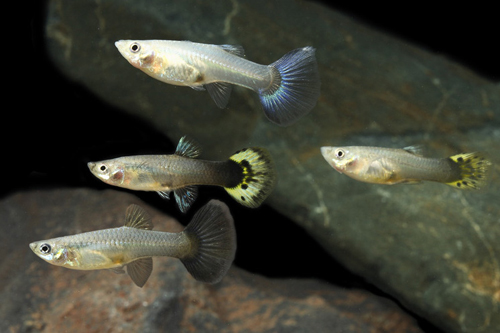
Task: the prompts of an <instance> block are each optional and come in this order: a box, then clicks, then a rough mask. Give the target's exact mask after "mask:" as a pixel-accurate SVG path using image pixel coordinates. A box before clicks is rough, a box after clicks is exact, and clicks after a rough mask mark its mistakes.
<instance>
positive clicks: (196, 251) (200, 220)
mask: <svg viewBox="0 0 500 333" xmlns="http://www.w3.org/2000/svg"><path fill="white" fill-rule="evenodd" d="M184 232H185V233H186V234H187V235H188V237H189V239H190V240H191V242H192V243H191V244H192V254H191V255H190V256H189V257H186V258H181V261H182V263H183V264H184V266H186V269H187V270H188V271H189V273H191V275H192V276H193V277H194V278H195V279H196V280H198V281H202V282H207V283H217V282H219V281H220V280H222V278H223V277H224V276H225V275H226V273H227V271H228V270H229V267H230V266H231V264H232V262H233V260H234V255H235V253H236V231H235V229H234V223H233V217H232V216H231V213H230V212H229V208H228V207H227V206H226V204H224V203H223V202H221V201H218V200H211V201H210V202H209V203H208V204H206V205H205V206H203V207H201V208H200V209H199V210H198V211H197V212H196V214H195V215H194V217H193V219H192V220H191V222H190V223H189V224H188V226H187V227H186V229H184Z"/></svg>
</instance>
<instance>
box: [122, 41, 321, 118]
mask: <svg viewBox="0 0 500 333" xmlns="http://www.w3.org/2000/svg"><path fill="white" fill-rule="evenodd" d="M115 46H116V47H117V48H118V51H120V53H121V54H122V56H123V57H124V58H125V59H127V60H128V62H129V63H130V64H131V65H132V66H134V67H136V68H138V69H140V70H141V71H143V72H144V73H146V74H148V75H149V76H151V77H153V78H155V79H157V80H160V81H162V82H165V83H169V84H173V85H177V86H188V87H191V88H193V89H195V90H205V89H206V90H207V91H208V93H209V94H210V96H211V97H212V99H213V100H214V101H215V104H217V106H218V107H220V108H225V107H226V105H227V103H228V100H229V96H230V94H231V88H232V85H238V86H242V87H245V88H248V89H251V90H253V91H255V92H257V93H258V94H259V98H260V101H261V104H262V107H263V109H264V113H265V115H266V117H267V118H268V119H269V120H271V121H272V122H274V123H275V124H278V125H280V126H288V125H290V124H292V123H294V122H295V121H297V120H298V119H299V118H300V117H302V116H304V115H306V114H307V113H309V111H311V110H312V108H314V106H315V105H316V102H317V100H318V97H319V94H320V85H321V83H320V79H319V74H318V65H317V62H316V57H315V55H314V53H315V49H314V48H313V47H310V46H306V47H303V48H299V49H296V50H293V51H290V52H289V53H287V54H285V55H284V56H283V57H282V58H281V59H279V60H278V61H276V62H274V63H272V64H270V65H268V66H266V65H259V64H257V63H254V62H251V61H249V60H246V59H245V58H242V57H243V56H244V51H243V48H242V47H241V46H233V45H212V44H201V43H193V42H190V41H170V40H136V41H134V40H120V41H117V42H116V43H115Z"/></svg>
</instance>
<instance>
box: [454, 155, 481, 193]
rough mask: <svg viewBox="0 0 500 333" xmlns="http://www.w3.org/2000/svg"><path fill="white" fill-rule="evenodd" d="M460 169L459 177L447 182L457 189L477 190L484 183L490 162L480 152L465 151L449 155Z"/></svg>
mask: <svg viewBox="0 0 500 333" xmlns="http://www.w3.org/2000/svg"><path fill="white" fill-rule="evenodd" d="M450 159H451V160H452V161H453V162H455V163H456V164H457V166H458V168H459V169H460V179H457V180H456V181H453V182H450V183H447V184H448V185H451V186H453V187H456V188H459V189H473V190H478V189H480V188H481V187H482V186H484V185H485V184H486V179H487V176H488V169H489V167H490V165H491V162H490V161H489V160H488V159H487V158H486V156H484V154H482V153H478V152H476V153H467V154H458V155H454V156H451V157H450Z"/></svg>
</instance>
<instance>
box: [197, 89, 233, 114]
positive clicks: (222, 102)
mask: <svg viewBox="0 0 500 333" xmlns="http://www.w3.org/2000/svg"><path fill="white" fill-rule="evenodd" d="M204 87H205V89H207V91H208V94H209V95H210V97H212V99H213V100H214V102H215V104H217V106H218V107H219V108H221V109H224V108H225V107H226V105H227V103H228V102H229V97H230V96H231V89H232V86H231V84H229V83H226V82H214V83H209V84H205V85H204Z"/></svg>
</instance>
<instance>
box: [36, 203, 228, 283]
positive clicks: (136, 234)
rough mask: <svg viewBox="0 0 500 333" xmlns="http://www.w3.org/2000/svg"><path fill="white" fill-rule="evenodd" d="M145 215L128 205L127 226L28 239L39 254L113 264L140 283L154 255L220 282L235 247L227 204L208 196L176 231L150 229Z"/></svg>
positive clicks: (77, 264) (63, 261)
mask: <svg viewBox="0 0 500 333" xmlns="http://www.w3.org/2000/svg"><path fill="white" fill-rule="evenodd" d="M152 229H153V224H152V222H151V218H150V217H149V215H148V214H147V213H146V212H145V211H144V210H143V209H142V208H141V207H139V206H137V205H130V206H129V207H128V208H127V212H126V218H125V226H123V227H120V228H113V229H104V230H97V231H91V232H85V233H81V234H77V235H72V236H65V237H59V238H53V239H48V240H42V241H38V242H34V243H31V244H30V248H31V250H32V251H33V252H34V253H35V254H36V255H37V256H39V257H40V258H42V259H43V260H45V261H47V262H48V263H50V264H52V265H56V266H62V267H66V268H71V269H77V270H97V269H111V270H113V271H114V272H116V273H125V271H124V268H125V267H126V268H127V273H128V275H129V276H130V277H131V278H132V280H133V281H134V283H135V284H136V285H137V286H139V287H142V286H144V284H145V283H146V281H147V280H148V279H149V276H150V275H151V272H152V270H153V259H152V257H155V256H168V257H175V258H179V259H180V260H181V262H182V263H183V264H184V266H185V267H186V269H187V270H188V272H189V273H191V275H192V276H193V277H194V278H195V279H196V280H199V281H202V282H207V283H217V282H219V281H220V280H221V279H222V278H223V277H224V276H225V275H226V273H227V271H228V269H229V267H230V266H231V263H232V262H233V260H234V255H235V252H236V232H235V228H234V224H233V218H232V216H231V213H230V212H229V209H228V207H227V206H226V205H225V204H224V203H222V202H220V201H217V200H211V201H210V202H209V203H208V204H206V205H205V206H203V207H202V208H200V210H198V212H196V214H195V215H194V217H193V219H192V220H191V223H189V224H188V226H187V227H186V228H185V229H184V231H182V232H179V233H169V232H161V231H152Z"/></svg>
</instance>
